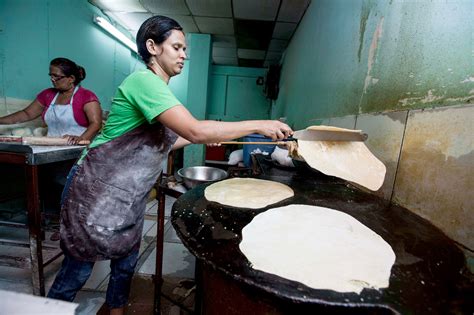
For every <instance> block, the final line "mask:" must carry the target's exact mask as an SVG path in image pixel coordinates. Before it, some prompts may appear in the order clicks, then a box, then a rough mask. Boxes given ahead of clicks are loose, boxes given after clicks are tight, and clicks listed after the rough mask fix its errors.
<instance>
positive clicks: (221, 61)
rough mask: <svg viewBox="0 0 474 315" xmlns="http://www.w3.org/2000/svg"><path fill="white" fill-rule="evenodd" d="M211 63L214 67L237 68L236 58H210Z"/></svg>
mask: <svg viewBox="0 0 474 315" xmlns="http://www.w3.org/2000/svg"><path fill="white" fill-rule="evenodd" d="M212 61H213V62H214V64H216V65H229V66H238V65H239V62H238V60H237V58H227V57H212Z"/></svg>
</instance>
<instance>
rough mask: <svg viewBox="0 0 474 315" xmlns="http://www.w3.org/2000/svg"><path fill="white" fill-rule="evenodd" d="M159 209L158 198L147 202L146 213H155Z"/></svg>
mask: <svg viewBox="0 0 474 315" xmlns="http://www.w3.org/2000/svg"><path fill="white" fill-rule="evenodd" d="M157 209H158V200H156V199H153V200H152V201H150V202H148V203H147V204H146V214H151V213H154V214H156V210H157Z"/></svg>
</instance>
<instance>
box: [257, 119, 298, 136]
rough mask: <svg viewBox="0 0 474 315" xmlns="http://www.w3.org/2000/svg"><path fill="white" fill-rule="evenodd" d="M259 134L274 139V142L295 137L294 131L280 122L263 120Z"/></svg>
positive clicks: (260, 123)
mask: <svg viewBox="0 0 474 315" xmlns="http://www.w3.org/2000/svg"><path fill="white" fill-rule="evenodd" d="M257 133H259V134H261V135H264V136H265V137H268V138H272V140H283V139H286V138H288V137H289V136H291V135H293V130H292V129H291V128H290V126H288V125H287V124H285V123H282V122H281V121H278V120H261V121H260V122H259V129H258V132H257Z"/></svg>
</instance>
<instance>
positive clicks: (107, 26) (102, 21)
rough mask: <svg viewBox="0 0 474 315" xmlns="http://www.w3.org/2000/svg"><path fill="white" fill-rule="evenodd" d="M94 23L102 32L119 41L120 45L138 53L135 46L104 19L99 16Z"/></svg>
mask: <svg viewBox="0 0 474 315" xmlns="http://www.w3.org/2000/svg"><path fill="white" fill-rule="evenodd" d="M94 23H96V24H97V25H99V26H100V27H102V28H103V29H104V30H106V31H107V32H108V33H109V34H110V35H112V36H113V37H115V38H116V39H118V40H119V41H121V42H122V44H124V45H125V46H127V47H128V48H130V49H131V50H132V51H134V52H135V53H138V49H137V45H136V44H135V43H134V42H133V41H132V40H131V39H130V38H128V37H127V36H125V34H123V33H122V32H120V31H119V30H118V29H116V28H115V26H113V25H112V24H110V23H109V22H108V21H107V20H106V19H104V18H103V17H101V16H95V17H94Z"/></svg>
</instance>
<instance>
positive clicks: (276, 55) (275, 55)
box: [265, 51, 282, 61]
mask: <svg viewBox="0 0 474 315" xmlns="http://www.w3.org/2000/svg"><path fill="white" fill-rule="evenodd" d="M281 56H282V53H281V52H276V51H267V54H266V56H265V60H273V61H280V59H281Z"/></svg>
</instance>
